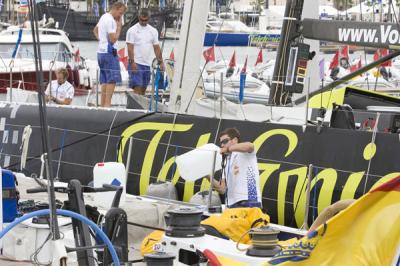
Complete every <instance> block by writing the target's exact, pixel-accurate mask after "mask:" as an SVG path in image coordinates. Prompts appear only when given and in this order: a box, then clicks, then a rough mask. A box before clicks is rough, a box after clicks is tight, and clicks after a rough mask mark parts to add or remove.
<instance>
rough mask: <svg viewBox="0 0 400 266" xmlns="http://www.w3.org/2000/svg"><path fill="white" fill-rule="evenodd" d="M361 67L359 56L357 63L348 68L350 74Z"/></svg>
mask: <svg viewBox="0 0 400 266" xmlns="http://www.w3.org/2000/svg"><path fill="white" fill-rule="evenodd" d="M361 67H362V65H361V56H360V59H359V60H358V62H357V63H356V64H353V65H351V66H350V72H354V71H357V70H359V69H360V68H361Z"/></svg>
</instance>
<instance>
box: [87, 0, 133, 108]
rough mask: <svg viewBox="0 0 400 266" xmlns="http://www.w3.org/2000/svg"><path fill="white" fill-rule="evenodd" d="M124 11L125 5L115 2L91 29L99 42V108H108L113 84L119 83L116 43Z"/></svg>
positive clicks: (113, 87)
mask: <svg viewBox="0 0 400 266" xmlns="http://www.w3.org/2000/svg"><path fill="white" fill-rule="evenodd" d="M125 11H126V6H125V4H123V3H121V2H115V3H114V4H113V5H112V6H111V10H110V12H108V13H105V14H104V15H102V16H101V18H100V20H99V23H97V25H96V27H95V28H94V29H93V33H94V35H95V36H96V39H97V40H99V48H98V50H97V61H98V64H99V67H100V84H101V106H102V107H110V106H111V99H112V95H113V93H114V89H115V84H116V83H120V82H121V70H120V67H119V60H118V53H117V48H116V42H117V41H118V38H119V35H120V34H121V28H122V15H123V14H124V13H125Z"/></svg>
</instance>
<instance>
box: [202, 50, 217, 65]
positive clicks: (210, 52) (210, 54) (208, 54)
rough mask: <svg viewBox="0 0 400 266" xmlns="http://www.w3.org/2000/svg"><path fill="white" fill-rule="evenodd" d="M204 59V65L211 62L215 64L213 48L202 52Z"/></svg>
mask: <svg viewBox="0 0 400 266" xmlns="http://www.w3.org/2000/svg"><path fill="white" fill-rule="evenodd" d="M203 56H204V59H205V60H206V63H208V62H210V61H212V62H215V52H214V46H212V47H210V48H208V49H207V50H205V51H204V52H203Z"/></svg>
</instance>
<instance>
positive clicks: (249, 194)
mask: <svg viewBox="0 0 400 266" xmlns="http://www.w3.org/2000/svg"><path fill="white" fill-rule="evenodd" d="M219 139H220V145H221V150H220V152H221V154H222V155H223V157H224V159H223V160H224V167H223V169H222V171H223V172H222V173H223V174H222V179H221V180H220V182H218V181H216V180H214V182H213V186H214V187H216V189H217V191H218V192H219V193H221V194H223V193H225V199H226V202H225V204H226V206H227V207H228V208H250V207H258V208H261V207H262V204H261V192H260V174H259V170H258V165H257V156H256V152H255V149H254V144H253V143H251V142H240V133H239V131H238V130H237V129H236V128H227V129H225V130H224V131H223V132H221V134H220V135H219Z"/></svg>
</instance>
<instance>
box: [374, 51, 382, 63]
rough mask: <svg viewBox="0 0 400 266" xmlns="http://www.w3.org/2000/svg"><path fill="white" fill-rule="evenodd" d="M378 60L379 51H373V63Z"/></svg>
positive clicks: (379, 56)
mask: <svg viewBox="0 0 400 266" xmlns="http://www.w3.org/2000/svg"><path fill="white" fill-rule="evenodd" d="M379 58H381V52H380V49H378V50H376V51H375V53H374V61H376V60H378V59H379Z"/></svg>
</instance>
